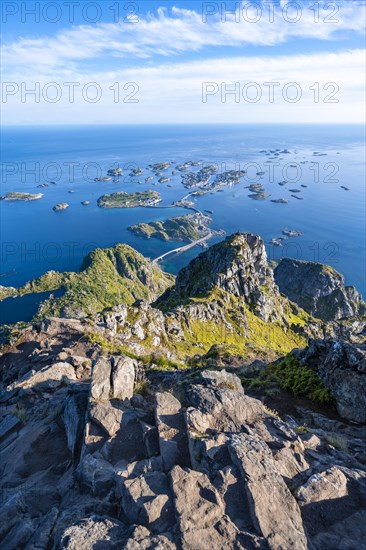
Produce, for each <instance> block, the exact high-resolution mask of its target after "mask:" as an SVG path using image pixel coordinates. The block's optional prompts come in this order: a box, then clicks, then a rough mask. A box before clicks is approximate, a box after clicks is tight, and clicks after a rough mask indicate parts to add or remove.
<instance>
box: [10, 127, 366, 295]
mask: <svg viewBox="0 0 366 550" xmlns="http://www.w3.org/2000/svg"><path fill="white" fill-rule="evenodd" d="M364 137H365V136H364V130H363V128H362V127H361V126H306V125H302V126H291V125H289V126H275V125H270V126H266V125H258V126H251V125H248V126H239V125H237V126H222V125H220V126H215V125H210V126H209V125H207V126H173V125H172V126H95V127H93V126H88V127H86V126H84V127H77V126H73V127H71V126H70V127H32V128H31V127H6V128H3V130H2V149H1V157H2V178H1V194H2V195H4V194H5V193H7V192H9V191H24V192H29V193H37V192H41V193H43V194H44V197H43V198H42V199H41V200H37V201H34V202H6V201H0V216H1V221H0V230H1V266H0V272H1V277H0V285H4V286H21V285H23V284H24V283H25V282H26V281H28V280H29V279H31V278H34V277H38V276H40V275H42V274H43V273H45V272H46V271H48V270H50V269H53V270H57V271H75V270H78V269H79V267H80V264H81V262H82V259H83V257H84V256H85V255H86V254H87V253H88V252H89V251H90V250H92V249H93V248H96V247H103V248H105V247H110V246H114V245H115V244H116V243H128V244H130V245H131V246H133V247H134V248H136V249H137V250H139V251H140V252H141V253H142V254H144V255H145V256H147V257H149V258H154V257H157V256H159V255H160V254H162V253H164V252H166V251H168V250H170V249H173V248H176V247H177V246H179V244H177V243H172V242H170V243H165V242H161V241H159V240H156V239H151V240H144V239H140V238H138V237H136V236H134V235H133V234H132V233H131V232H130V231H129V230H128V229H127V228H128V226H130V225H132V224H136V223H139V222H143V221H144V222H149V221H153V220H157V219H166V218H168V217H171V216H177V215H183V214H186V213H188V210H183V209H179V208H172V209H163V208H156V209H152V208H136V209H102V208H99V207H98V206H97V199H98V197H100V196H101V195H103V194H105V193H113V192H115V191H127V192H132V191H139V190H145V189H154V190H157V191H159V192H160V193H161V195H162V198H163V202H162V204H163V205H168V204H170V203H171V202H172V201H175V200H178V199H180V198H182V197H183V196H185V195H186V194H187V193H188V191H187V190H186V189H185V188H184V187H183V185H182V183H181V174H180V173H178V174H176V175H171V174H170V173H171V171H172V169H173V168H174V166H175V165H176V164H179V163H182V162H186V161H189V160H194V161H202V162H203V163H216V164H217V165H218V168H219V172H222V171H225V170H232V169H236V170H238V169H242V170H247V176H246V177H244V178H243V179H242V181H241V183H240V184H238V185H235V186H233V187H228V188H225V189H224V190H223V191H222V192H218V191H216V192H214V193H213V194H208V195H205V196H203V197H198V198H196V199H195V203H196V206H197V208H199V209H200V210H201V211H204V210H213V211H214V213H213V214H212V218H213V224H212V227H213V228H214V229H224V230H225V231H226V233H227V234H231V233H233V232H236V231H244V232H251V233H256V234H259V235H261V236H262V238H263V239H264V241H265V243H266V247H267V252H268V256H269V258H270V259H280V258H282V257H295V258H301V259H304V260H315V261H320V262H323V263H327V264H330V265H332V266H333V267H334V268H335V269H337V270H338V271H340V272H341V273H343V274H344V276H345V279H346V283H347V284H350V285H354V286H356V288H357V289H358V290H359V291H360V292H361V293H363V295H364V296H366V281H365V265H366V262H365V209H366V202H365V153H364ZM276 149H279V150H284V149H288V151H289V152H290V153H287V154H280V155H276V154H275V153H270V152H269V153H268V154H266V153H263V152H261V151H276ZM277 152H278V151H277ZM314 153H316V154H315V155H314ZM163 161H174V166H173V165H172V167H171V169H169V170H168V174H165V173H164V174H163V175H168V176H169V177H170V178H171V180H170V182H169V183H168V184H167V183H158V181H157V180H158V178H154V180H152V181H149V182H147V183H145V178H146V177H147V176H149V175H151V172H150V171H149V169H148V165H149V164H152V163H157V162H163ZM116 166H120V167H121V168H123V176H122V177H121V178H120V179H119V180H118V181H117V182H114V181H108V182H95V181H93V180H94V177H96V176H101V175H106V172H107V170H108V169H109V168H111V167H116ZM134 167H141V168H143V169H145V172H144V173H143V174H142V175H141V176H139V177H136V178H131V177H129V176H128V174H129V173H130V168H134ZM199 168H200V167H199V166H198V167H195V168H194V169H193V170H194V171H197V170H198V169H199ZM257 172H265V173H264V174H263V175H261V176H257ZM284 180H287V181H288V183H287V184H286V185H284V186H280V185H278V184H279V182H281V181H284ZM51 181H54V182H55V183H56V185H52V184H50V182H51ZM139 182H140V183H139ZM257 182H259V183H262V184H263V186H264V187H265V190H266V192H267V193H268V194H270V195H271V197H270V198H267V199H266V200H264V201H254V200H252V199H251V198H249V197H248V195H249V194H250V191H249V189H247V188H246V186H248V185H250V184H251V183H257ZM44 183H49V186H48V187H46V188H44V189H42V188H38V185H41V184H44ZM153 183H155V184H156V185H152V184H153ZM168 185H170V186H171V187H168ZM302 185H303V186H304V187H302ZM305 186H306V187H305ZM341 186H344V187H347V188H348V189H349V190H348V191H347V190H345V189H343V188H342V187H341ZM290 189H298V190H300V191H301V192H300V193H296V195H297V196H298V197H301V198H302V199H303V200H299V199H296V198H294V197H293V196H292V195H294V194H295V193H292V192H291V191H290ZM70 191H72V192H71V193H70ZM277 198H287V199H289V203H288V204H275V203H272V202H270V199H277ZM85 200H87V201H90V204H89V205H88V206H83V205H82V204H81V202H82V201H85ZM60 202H67V203H68V204H69V205H70V208H69V209H67V210H65V211H63V212H54V211H53V210H52V207H53V206H54V205H56V204H57V203H60ZM284 229H295V230H298V231H301V232H302V233H303V236H302V237H298V238H291V239H289V240H288V241H285V242H284V243H283V246H281V247H274V246H272V245H270V244H269V241H270V240H271V238H273V237H279V236H281V232H282V231H283V230H284ZM216 240H218V239H216ZM213 242H215V241H214V240H211V241H210V243H213ZM200 251H201V249H200V248H195V249H192V250H190V251H189V252H187V253H185V254H182V255H180V256H170V257H168V258H167V260H166V262H165V263H163V264H162V267H163V268H164V269H166V270H168V271H171V272H174V273H176V272H177V271H178V270H179V269H180V268H181V267H182V266H184V265H185V264H187V263H188V262H189V261H190V260H191V259H192V258H193V257H194V256H195V255H197V254H198V253H199V252H200Z"/></svg>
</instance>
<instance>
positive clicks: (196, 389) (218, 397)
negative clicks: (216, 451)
mask: <svg viewBox="0 0 366 550" xmlns="http://www.w3.org/2000/svg"><path fill="white" fill-rule="evenodd" d="M234 385H235V384H234V383H233V382H230V383H229V382H226V383H221V385H220V384H219V385H218V387H215V386H212V385H211V386H203V385H200V384H197V385H194V386H191V387H190V388H189V389H188V399H189V401H190V403H191V405H192V407H189V408H188V409H187V412H186V421H187V426H188V428H189V430H190V431H191V432H193V433H198V434H205V433H216V432H240V431H242V430H243V429H244V427H245V426H246V425H247V424H252V423H254V422H257V421H259V420H260V419H261V418H264V416H265V412H264V409H263V405H262V404H261V402H260V401H258V400H257V399H253V398H252V397H249V396H247V395H245V394H244V391H243V389H242V388H240V389H239V390H237V389H236V387H234Z"/></svg>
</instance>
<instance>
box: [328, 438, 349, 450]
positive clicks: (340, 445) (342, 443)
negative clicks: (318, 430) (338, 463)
mask: <svg viewBox="0 0 366 550" xmlns="http://www.w3.org/2000/svg"><path fill="white" fill-rule="evenodd" d="M326 440H327V443H329V445H332V447H334V448H335V449H338V451H346V452H347V451H348V443H347V439H346V438H345V437H344V436H343V435H339V434H331V435H327V436H326Z"/></svg>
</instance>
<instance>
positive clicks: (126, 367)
mask: <svg viewBox="0 0 366 550" xmlns="http://www.w3.org/2000/svg"><path fill="white" fill-rule="evenodd" d="M136 370H137V361H135V360H133V359H131V358H130V357H127V356H126V355H124V356H120V357H115V358H114V361H113V368H112V385H113V397H114V398H115V399H131V397H132V396H133V387H134V382H135V373H136Z"/></svg>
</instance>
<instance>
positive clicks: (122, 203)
mask: <svg viewBox="0 0 366 550" xmlns="http://www.w3.org/2000/svg"><path fill="white" fill-rule="evenodd" d="M160 201H161V195H160V193H158V192H157V191H151V190H148V191H141V192H136V193H125V192H124V191H122V192H117V193H112V194H111V195H102V196H101V197H99V199H98V206H100V207H101V208H137V207H139V206H154V205H155V204H158V203H159V202H160Z"/></svg>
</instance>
